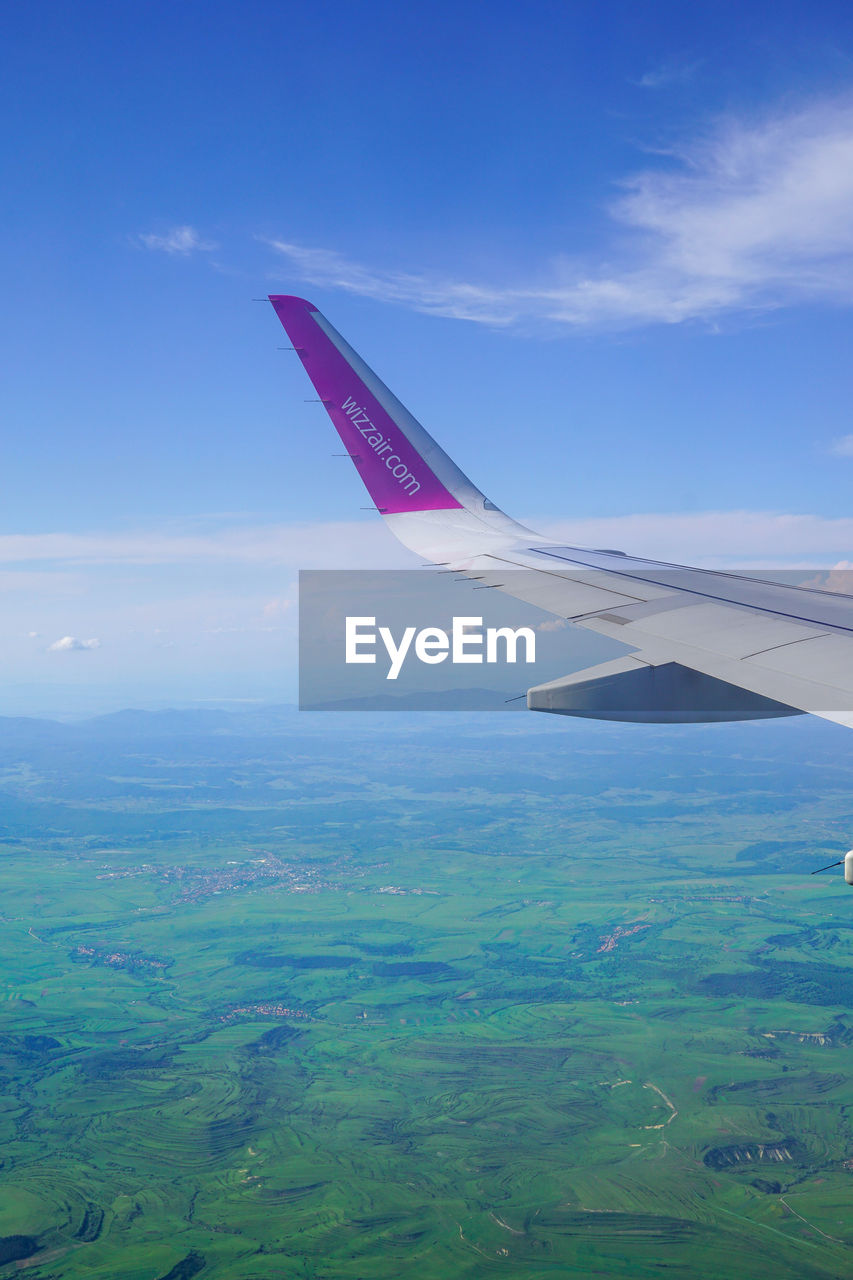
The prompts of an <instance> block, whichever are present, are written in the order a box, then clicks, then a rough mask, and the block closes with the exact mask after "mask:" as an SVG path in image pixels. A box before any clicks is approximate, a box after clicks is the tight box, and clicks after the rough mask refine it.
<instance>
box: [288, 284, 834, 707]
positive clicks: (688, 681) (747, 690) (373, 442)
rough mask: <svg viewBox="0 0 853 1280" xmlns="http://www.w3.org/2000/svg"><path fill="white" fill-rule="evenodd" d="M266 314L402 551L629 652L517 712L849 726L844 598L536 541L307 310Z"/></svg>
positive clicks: (291, 301)
mask: <svg viewBox="0 0 853 1280" xmlns="http://www.w3.org/2000/svg"><path fill="white" fill-rule="evenodd" d="M270 302H271V303H272V305H273V307H274V308H275V311H276V314H277V315H278V317H279V319H280V321H281V323H282V325H283V326H284V328H285V330H286V331H287V333H288V335H289V337H290V339H291V341H292V342H293V346H294V348H295V349H296V351H297V353H298V355H299V358H300V360H301V361H302V363H303V365H304V366H305V370H306V372H307V373H308V376H309V378H310V379H311V381H312V383H313V385H314V387H315V388H316V391H317V394H318V396H319V397H320V400H321V401H322V403H323V405H324V406H325V408H326V411H327V413H328V414H329V417H330V418H331V421H332V424H333V425H334V427H335V429H336V430H337V432H338V435H339V436H340V438H341V440H342V441H343V444H344V448H345V449H346V452H347V453H348V454H349V455H350V457H351V458H352V460H353V463H354V465H355V467H356V469H357V470H358V472H359V474H360V475H361V478H362V480H363V482H364V484H365V486H366V488H367V491H368V493H369V494H370V497H371V499H372V501H373V502H374V503H375V505H376V507H377V509H378V511H379V512H380V514H381V515H382V518H383V519H384V520H385V522H386V524H387V525H388V526H389V528H390V529H391V531H392V532H393V533H394V534H395V536H396V537H397V538H399V540H400V541H401V542H403V543H404V544H405V545H406V546H407V547H409V548H410V549H411V550H413V551H415V552H417V553H418V554H419V555H421V556H424V557H425V558H426V559H429V560H432V561H433V562H434V563H441V564H444V565H448V566H450V567H452V568H453V569H455V570H457V571H459V572H460V573H462V574H467V575H469V576H471V577H477V578H478V580H480V584H481V585H483V586H492V587H494V588H496V589H500V590H501V591H504V592H506V593H507V594H509V595H512V596H515V597H516V598H518V599H521V600H525V601H527V602H529V603H531V604H535V605H538V606H539V607H540V608H542V609H545V610H547V611H548V612H550V613H553V614H555V615H557V616H558V617H561V618H565V619H568V620H569V621H571V622H573V623H575V624H577V625H578V626H582V627H585V628H587V629H589V630H591V631H595V632H598V633H599V634H602V635H606V636H608V637H610V638H611V639H614V640H617V641H619V642H620V643H622V644H624V645H625V647H626V650H628V649H630V650H632V652H630V653H627V654H626V656H625V658H622V659H618V660H617V661H616V663H606V664H603V665H602V666H601V667H595V668H589V669H587V670H586V671H583V672H576V673H574V674H572V675H570V676H566V677H564V678H563V679H562V680H558V681H553V682H551V683H550V684H548V685H542V686H538V687H537V688H534V689H531V690H530V691H529V693H528V699H527V700H528V706H529V707H530V708H531V710H536V711H549V712H554V713H557V714H563V715H575V716H591V717H595V718H602V719H618V720H642V721H669V722H672V721H707V720H741V719H754V718H763V717H766V716H780V715H796V714H799V713H802V712H810V713H812V714H815V715H819V716H823V717H824V718H826V719H829V720H835V721H837V722H839V723H841V724H845V725H849V726H851V727H853V597H851V596H847V595H839V594H837V593H834V592H825V591H820V590H815V589H810V588H804V587H797V586H789V585H785V584H781V583H773V582H768V581H764V580H761V579H757V578H749V577H744V576H741V575H738V574H729V573H721V572H715V571H712V570H701V569H691V568H688V567H686V566H682V565H673V564H664V563H661V562H657V561H651V560H644V559H640V558H635V557H630V556H626V555H624V554H622V553H620V552H613V551H593V550H588V549H585V548H580V547H558V546H553V545H551V544H549V543H548V541H547V539H545V538H543V537H542V536H541V535H539V534H536V533H534V532H533V531H532V530H530V529H527V528H525V527H524V526H523V525H521V524H519V523H518V522H517V521H515V520H512V519H511V518H510V517H509V516H507V515H506V514H505V513H504V512H502V511H501V510H499V508H497V507H496V506H495V505H494V504H493V503H492V502H490V501H489V500H488V499H487V498H486V497H485V496H484V495H483V494H482V493H481V492H480V490H479V489H477V488H476V487H475V486H474V485H473V484H472V483H471V481H470V480H469V479H468V477H467V476H466V475H464V473H463V472H462V471H460V469H459V468H458V467H457V466H456V464H455V463H454V462H453V461H452V459H451V458H450V457H449V456H448V455H447V454H446V453H445V452H444V451H443V450H442V449H441V448H440V447H439V446H438V445H437V444H436V442H435V441H434V440H433V439H432V437H431V436H430V435H429V434H428V433H427V432H426V431H425V430H424V428H423V427H422V426H421V424H420V423H419V422H417V420H416V419H415V418H413V417H412V415H411V414H410V413H409V412H408V410H407V409H406V408H405V407H404V406H403V405H402V404H401V403H400V401H399V400H398V399H397V398H396V396H394V395H393V394H392V392H391V391H389V389H388V388H387V387H386V386H385V385H384V383H382V382H381V381H380V380H379V378H378V377H377V376H376V374H375V373H373V371H372V370H371V369H370V368H368V366H367V365H366V364H365V363H364V361H363V360H362V359H361V357H360V356H358V355H357V354H356V352H355V351H353V349H352V348H351V347H350V346H349V344H348V343H347V342H346V341H345V340H344V339H343V338H342V337H341V335H340V334H339V333H337V331H336V330H335V329H334V328H333V327H332V325H330V324H329V322H328V321H327V320H326V319H325V317H324V316H323V315H321V313H320V312H319V311H317V309H316V308H315V307H313V306H312V305H311V304H310V303H309V302H306V301H305V300H304V299H302V298H295V297H290V296H285V295H280V294H275V295H270Z"/></svg>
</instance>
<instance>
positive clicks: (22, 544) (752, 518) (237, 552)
mask: <svg viewBox="0 0 853 1280" xmlns="http://www.w3.org/2000/svg"><path fill="white" fill-rule="evenodd" d="M523 523H524V524H525V525H527V526H528V527H529V528H532V529H535V530H537V531H538V532H540V533H542V534H544V535H545V536H546V537H548V538H549V539H551V540H552V541H553V542H555V543H563V544H570V545H573V546H579V547H615V548H617V549H621V550H623V551H628V552H632V553H636V554H638V555H646V556H650V557H652V558H656V557H657V558H660V559H663V560H669V561H675V562H679V563H697V562H699V563H701V564H703V565H710V564H712V563H713V564H720V565H723V564H726V565H728V564H734V563H737V564H741V565H744V566H750V565H753V566H755V565H759V564H761V565H768V564H769V565H773V564H778V565H779V566H784V565H789V564H790V565H797V566H799V565H802V564H807V565H814V566H816V567H825V566H829V565H834V564H835V563H836V562H837V561H838V560H839V559H841V558H847V557H850V556H851V555H853V516H838V517H827V516H819V515H812V514H809V513H805V514H791V513H786V512H774V511H691V512H659V513H658V512H635V513H633V514H628V515H620V516H607V517H586V518H581V519H568V520H551V519H547V518H543V517H542V516H541V515H540V516H536V515H535V514H534V515H530V516H524V517H523ZM4 561H5V562H6V564H7V565H14V566H19V567H14V568H12V567H9V568H7V569H6V570H5V571H3V574H4V575H5V576H8V577H9V578H10V579H13V578H14V577H15V575H16V574H17V573H20V574H21V575H22V576H25V580H26V582H27V584H28V585H30V586H31V588H32V589H33V590H34V591H35V592H36V595H37V596H38V597H41V598H46V593H45V591H44V589H41V590H39V589H38V584H39V581H40V579H41V577H42V576H44V577H46V578H48V579H49V580H50V581H51V582H52V580H53V579H52V576H51V573H48V574H44V575H42V574H40V573H37V572H34V571H33V570H32V569H31V568H28V567H27V566H28V565H31V564H32V563H33V562H45V561H49V562H51V565H52V571H51V572H52V573H55V574H57V576H59V574H60V567H61V566H63V565H67V566H71V567H72V568H70V569H69V570H68V571H69V572H73V573H74V574H75V575H76V576H77V578H78V579H79V582H80V584H81V589H82V587H84V586H85V585H86V583H92V582H96V581H98V577H99V574H105V575H109V574H110V571H111V567H115V566H123V575H122V580H123V581H124V580H126V581H136V580H137V579H136V578H133V579H130V578H127V577H126V574H125V573H124V569H125V568H127V569H131V568H133V567H137V568H138V569H139V579H138V580H142V578H143V577H144V579H145V580H146V581H158V580H160V578H161V576H162V575H163V574H164V573H165V569H163V568H161V566H173V567H174V568H175V570H176V571H177V570H179V569H181V567H182V566H186V567H189V568H190V569H191V572H192V573H193V574H194V575H197V574H198V572H199V571H200V569H201V567H202V566H209V567H210V568H211V570H212V572H213V573H214V574H215V575H216V576H217V581H218V580H219V575H221V574H222V573H224V572H225V569H226V568H227V566H245V567H246V570H247V571H248V570H249V569H254V570H255V571H257V573H258V574H260V575H261V578H260V580H259V585H260V583H261V582H263V581H264V580H265V578H266V575H267V574H268V573H269V571H273V572H276V571H278V570H285V571H287V572H288V579H287V582H288V586H287V587H285V590H284V591H283V592H282V594H281V595H279V596H276V597H271V595H270V592H269V585H267V587H266V590H265V594H263V595H262V596H261V598H260V599H259V600H258V605H257V607H258V610H259V612H260V614H261V615H262V616H263V618H264V619H265V620H266V621H268V622H276V621H278V620H283V619H285V618H287V617H289V616H290V615H292V613H293V601H294V595H293V594H292V593H291V591H290V586H289V583H290V574H292V573H294V572H295V571H296V570H298V569H375V568H386V569H398V568H403V569H406V568H413V567H415V566H416V565H418V564H419V563H420V557H417V556H414V555H413V554H412V553H411V552H409V551H407V550H406V549H405V548H404V547H403V546H401V545H400V543H399V542H397V540H396V539H395V538H394V537H393V536H392V535H391V533H390V532H389V531H388V530H387V529H386V527H385V525H384V524H383V522H382V521H381V520H366V521H353V522H346V521H340V522H337V521H328V522H323V523H316V524H304V523H303V524H278V525H259V526H255V527H250V528H241V529H239V530H234V529H228V528H226V529H223V530H221V531H219V532H218V533H208V534H205V535H203V536H202V535H195V534H164V533H162V532H160V531H156V530H155V531H144V530H142V531H139V532H137V533H135V534H124V533H121V534H113V533H109V532H104V533H90V534H63V533H45V534H6V535H2V536H0V564H2V563H3V562H4ZM149 570H150V572H148V571H149ZM241 572H242V570H241ZM152 575H153V576H152ZM112 580H113V579H112V577H110V578H109V581H112ZM267 582H268V579H267ZM260 589H261V590H263V587H261V588H260ZM65 607H66V605H65V604H63V608H65ZM150 625H151V626H155V627H156V626H161V625H162V623H161V622H160V621H159V620H157V619H154V620H152V621H151V624H150Z"/></svg>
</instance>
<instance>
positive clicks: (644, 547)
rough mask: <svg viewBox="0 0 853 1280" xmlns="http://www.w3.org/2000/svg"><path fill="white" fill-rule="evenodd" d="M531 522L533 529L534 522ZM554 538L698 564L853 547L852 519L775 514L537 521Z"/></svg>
mask: <svg viewBox="0 0 853 1280" xmlns="http://www.w3.org/2000/svg"><path fill="white" fill-rule="evenodd" d="M533 527H534V528H535V527H537V526H536V525H535V523H534V524H533ZM538 528H539V531H540V532H542V533H544V534H545V535H546V536H547V537H549V538H553V539H554V541H555V542H562V543H564V544H565V543H568V544H570V545H573V546H580V547H615V548H616V549H617V550H621V551H627V552H629V553H633V554H636V555H643V556H649V557H650V558H652V559H655V558H659V559H661V560H667V561H670V562H673V563H677V564H698V565H700V566H702V567H705V568H708V567H713V566H717V567H741V568H743V569H746V570H749V569H750V568H759V567H767V568H787V567H791V568H799V567H803V566H812V565H814V566H817V567H826V566H828V565H833V564H834V563H835V562H836V561H837V560H838V559H839V558H840V557H843V556H849V555H850V553H851V551H853V517H850V516H838V517H835V518H828V517H825V516H816V515H808V514H805V515H792V514H788V513H785V512H775V511H695V512H693V511H691V512H684V513H679V512H675V513H666V512H664V513H660V514H653V513H637V514H634V515H625V516H611V517H606V518H602V519H596V518H591V519H582V520H560V521H553V522H549V523H546V524H544V525H543V524H542V523H541V522H540V524H539V526H538Z"/></svg>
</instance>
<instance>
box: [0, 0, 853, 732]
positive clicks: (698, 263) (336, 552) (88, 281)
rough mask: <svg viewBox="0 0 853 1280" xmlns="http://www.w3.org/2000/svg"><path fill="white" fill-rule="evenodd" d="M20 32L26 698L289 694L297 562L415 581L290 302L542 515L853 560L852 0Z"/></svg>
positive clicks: (93, 8) (207, 7)
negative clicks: (269, 302) (303, 304)
mask: <svg viewBox="0 0 853 1280" xmlns="http://www.w3.org/2000/svg"><path fill="white" fill-rule="evenodd" d="M6 26H7V38H6V39H5V40H4V44H5V49H4V53H3V55H2V56H3V60H4V63H5V66H4V69H3V76H2V78H0V80H2V89H1V90H0V92H2V94H3V95H4V99H5V101H4V103H3V110H4V117H5V119H6V120H7V122H9V125H10V126H11V127H9V128H7V130H6V140H5V143H4V144H3V146H4V151H5V154H4V157H3V168H4V173H5V174H6V175H7V183H8V192H10V193H11V194H10V196H8V195H7V200H6V201H5V202H4V213H3V218H4V220H5V223H6V227H5V231H6V234H5V235H4V236H3V238H2V248H0V252H2V255H3V259H4V261H3V278H4V280H5V282H6V286H5V302H6V305H5V306H4V308H3V314H4V321H3V327H4V332H3V335H2V336H3V345H4V351H5V355H6V357H7V359H6V360H5V361H4V364H5V365H6V366H7V370H6V376H5V378H4V391H3V395H4V399H5V402H6V405H5V410H4V419H5V420H6V421H7V422H8V423H9V424H10V429H9V430H8V434H7V447H6V450H5V451H4V453H5V457H4V464H3V472H2V477H0V485H2V496H3V506H2V510H3V528H2V530H0V552H2V556H3V561H4V563H3V565H2V566H0V581H2V585H3V588H4V590H5V592H6V601H7V605H6V609H5V610H4V616H5V621H4V626H3V631H4V634H3V635H2V637H0V655H2V658H3V671H4V690H3V692H4V698H5V706H6V709H7V710H14V711H26V710H34V711H36V710H42V711H43V710H50V709H62V707H61V706H60V704H63V705H65V704H67V705H68V706H71V704H72V703H73V704H74V705H75V706H76V705H81V706H82V705H83V703H84V702H85V703H86V705H92V706H94V705H96V704H97V705H98V706H108V705H123V704H125V703H126V702H127V701H135V702H137V703H140V702H142V703H145V704H151V705H154V704H156V703H161V702H175V701H193V700H195V699H214V700H224V699H227V698H243V697H264V698H270V697H271V698H276V697H282V698H287V697H291V696H292V690H293V681H292V666H293V635H294V609H293V583H294V576H295V571H296V570H297V569H298V568H299V567H318V566H320V567H322V566H328V567H344V566H348V565H353V566H355V565H364V566H365V567H397V566H401V565H404V564H407V563H408V560H407V559H406V556H405V553H404V552H402V550H400V549H398V548H397V547H396V546H395V544H394V543H393V542H392V541H391V539H390V537H388V536H387V535H386V534H385V533H384V530H383V529H382V528H381V525H378V524H377V522H376V521H375V518H371V517H370V516H369V515H368V514H366V513H364V512H362V511H361V510H360V507H361V506H362V505H363V503H364V500H363V497H362V494H361V493H360V492H359V488H358V483H357V481H356V479H355V478H354V476H353V475H352V474H350V472H349V471H348V470H347V468H346V466H345V460H342V459H333V458H331V457H330V454H331V453H332V452H334V450H335V442H334V439H333V436H332V433H331V428H330V427H329V426H328V424H327V423H326V421H325V419H324V418H323V416H322V413H321V411H320V410H319V409H318V407H317V406H312V405H310V404H306V403H304V401H305V400H306V399H307V398H308V397H309V396H310V395H311V394H312V393H311V391H310V388H309V387H308V385H307V383H306V381H305V379H304V375H303V374H302V373H301V370H300V369H299V368H298V367H297V366H295V365H294V363H293V359H294V358H293V357H292V356H288V355H287V354H285V353H283V352H279V351H277V350H276V348H277V347H278V346H280V345H282V342H283V338H282V335H281V331H280V330H279V328H278V326H277V323H276V321H275V318H274V316H273V315H272V313H271V310H270V309H269V308H268V307H265V306H262V305H260V304H257V303H252V302H251V299H252V298H253V297H257V296H261V295H263V294H266V293H267V292H270V291H291V292H298V293H303V294H305V295H306V296H308V297H310V298H311V299H312V300H313V301H315V302H316V303H317V304H318V305H319V306H320V307H321V308H322V309H323V310H324V311H325V312H326V314H327V315H328V316H329V318H330V319H331V320H332V321H333V323H334V324H335V325H336V326H337V327H338V328H339V329H341V330H342V331H343V332H344V333H345V334H346V336H347V337H348V338H349V339H350V340H351V341H352V343H353V345H354V346H355V347H356V348H357V349H359V350H360V351H361V352H362V353H363V354H364V355H365V357H366V358H367V359H368V361H369V362H370V363H372V364H373V365H374V366H375V367H376V368H377V371H378V372H379V373H380V374H381V375H382V376H383V377H384V378H385V380H386V381H387V382H389V384H390V385H391V386H392V387H393V388H394V390H396V391H397V393H398V394H399V395H400V396H401V398H402V399H403V400H404V401H405V402H406V403H408V405H409V406H410V407H411V408H412V410H413V411H414V412H415V413H416V415H417V416H419V417H420V418H421V420H422V421H423V422H424V423H425V425H426V426H427V427H428V428H429V429H430V430H432V431H433V432H434V434H436V436H437V437H438V438H439V440H440V441H441V443H442V444H443V445H445V447H447V448H448V449H449V450H450V452H452V453H453V454H454V456H456V457H457V459H458V460H459V462H460V463H461V465H462V466H463V468H464V469H465V470H467V471H468V472H469V474H471V476H472V478H473V479H474V480H475V482H476V483H478V484H479V485H480V487H482V488H483V489H485V490H486V491H487V492H488V493H490V495H491V496H492V497H493V499H494V500H495V501H497V502H498V503H500V504H501V505H502V506H504V507H506V508H507V509H508V510H509V511H510V512H511V513H512V514H514V515H517V516H519V517H521V518H523V519H525V520H527V521H528V522H529V523H532V524H534V525H535V526H537V527H540V528H544V529H545V530H546V531H550V530H553V531H554V532H555V533H559V534H560V535H561V536H566V537H572V538H576V539H577V540H579V541H595V542H596V543H599V544H601V543H603V544H604V545H623V546H627V547H628V549H630V550H636V551H638V552H640V553H645V554H657V555H662V556H666V555H672V556H673V557H678V558H680V559H684V558H690V559H692V560H694V561H701V562H703V563H710V562H712V561H714V560H715V559H716V560H721V561H722V562H724V563H742V564H762V565H764V564H802V563H810V564H811V563H820V564H834V563H838V562H844V561H847V560H849V559H853V512H851V503H850V493H851V479H853V414H851V409H850V406H851V403H853V394H851V393H853V387H851V381H853V375H851V361H850V356H849V351H850V321H851V309H850V308H851V302H852V301H853V11H851V10H850V8H849V6H846V5H842V4H804V3H798V4H794V3H788V4H780V3H774V4H761V3H752V4H750V5H748V6H743V5H735V4H725V3H696V4H690V5H685V4H683V3H673V4H667V3H659V4H655V5H646V6H642V5H636V4H628V3H599V4H594V3H577V4H571V3H559V4H558V3H532V4H527V5H525V6H523V7H522V6H520V5H517V4H501V3H491V4H488V5H487V4H475V3H458V2H457V3H454V4H450V3H444V2H443V0H439V2H437V3H431V4H429V5H421V6H409V7H406V6H400V5H392V4H385V3H371V2H370V0H367V2H365V3H362V4H358V5H356V4H344V3H326V4H323V3H319V4H313V5H297V4H272V3H243V4H240V5H237V4H233V3H232V4H222V3H220V4H217V3H209V2H208V3H204V4H201V3H191V2H190V3H183V4H181V5H174V4H161V3H145V4H141V3H133V2H132V0H131V2H129V3H126V4H122V5H118V6H117V5H106V4H97V3H82V4H80V5H75V6H71V5H68V4H46V3H39V2H38V0H36V3H33V4H30V5H28V6H26V7H24V6H18V7H15V8H14V9H10V10H9V11H8V14H7V24H6ZM68 637H71V638H73V640H74V641H76V642H77V644H70V643H67V644H66V645H65V646H64V647H61V648H58V649H57V648H54V647H52V646H55V644H56V642H57V641H61V640H63V638H66V639H67V638H68ZM89 641H98V643H97V645H96V644H91V645H90V646H89V647H80V646H81V645H85V644H87V643H88V642H89ZM13 686H14V688H13ZM87 700H88V702H87Z"/></svg>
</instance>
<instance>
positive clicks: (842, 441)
mask: <svg viewBox="0 0 853 1280" xmlns="http://www.w3.org/2000/svg"><path fill="white" fill-rule="evenodd" d="M829 452H830V453H834V454H835V456H836V458H853V436H841V437H840V438H839V439H838V440H833V442H832V444H831V445H830V446H829Z"/></svg>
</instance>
